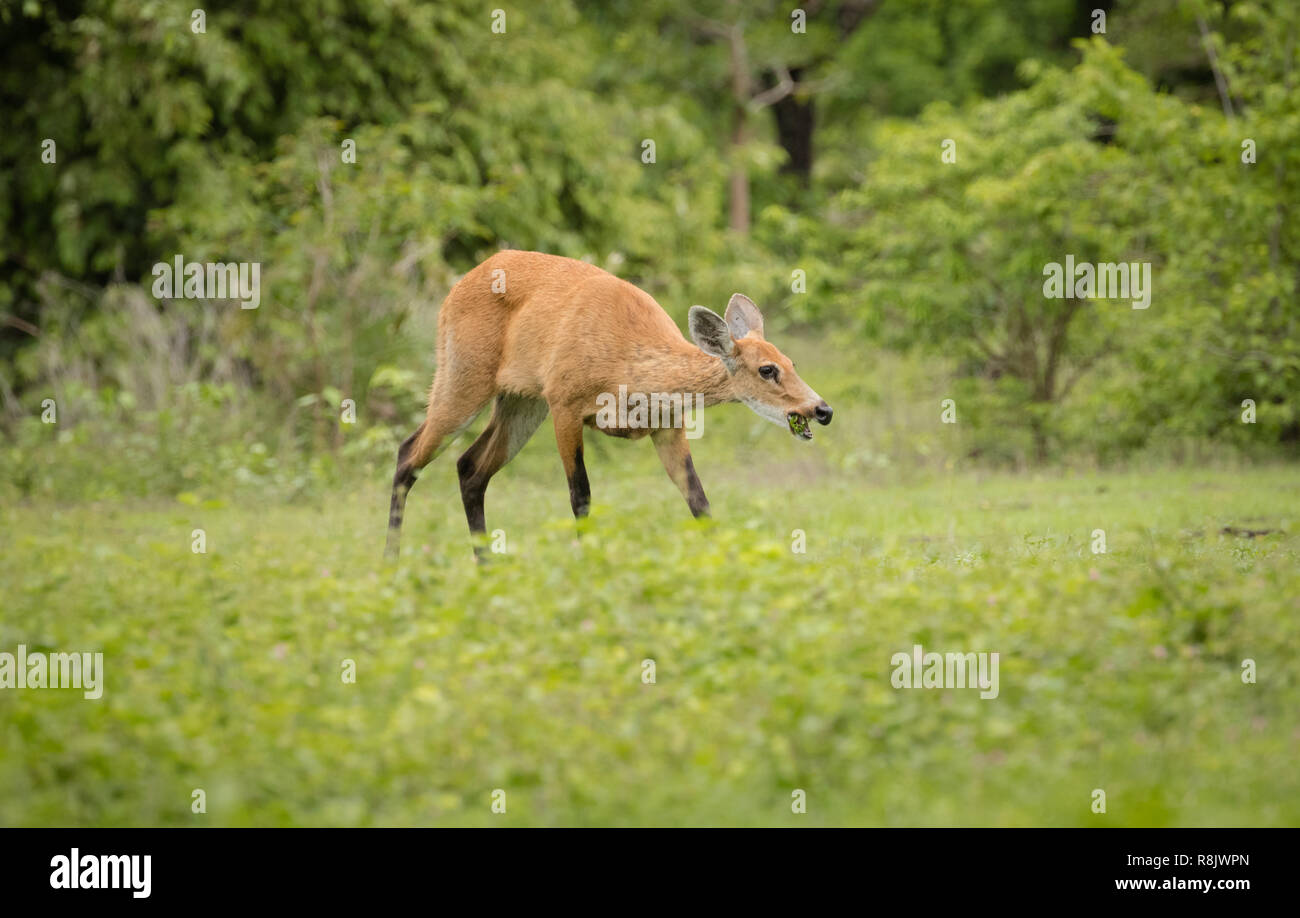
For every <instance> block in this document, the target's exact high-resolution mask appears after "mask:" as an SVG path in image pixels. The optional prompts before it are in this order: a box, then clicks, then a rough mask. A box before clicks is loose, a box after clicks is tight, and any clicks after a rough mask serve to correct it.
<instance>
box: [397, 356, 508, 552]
mask: <svg viewBox="0 0 1300 918" xmlns="http://www.w3.org/2000/svg"><path fill="white" fill-rule="evenodd" d="M451 376H452V374H451V372H450V370H449V369H448V370H442V369H440V370H439V371H438V373H437V375H436V377H435V378H434V381H433V387H432V389H431V391H430V394H429V410H428V413H427V414H426V415H425V418H424V423H423V424H421V425H420V426H419V428H418V429H417V430H416V431H415V433H413V434H411V435H410V436H409V437H407V438H406V439H405V440H404V441H402V445H401V446H400V447H398V449H397V471H396V472H395V473H394V474H393V495H392V500H391V501H390V503H389V507H388V543H387V546H386V547H385V552H384V553H385V554H386V555H387V556H388V557H389V558H395V557H397V552H398V547H399V543H400V540H401V531H402V516H403V514H404V513H405V512H406V495H407V493H408V492H409V491H410V490H411V487H412V486H413V485H414V484H415V479H416V477H417V475H418V474H419V472H420V470H421V469H423V468H424V467H425V466H426V465H428V464H429V463H430V462H432V461H433V460H434V459H435V458H436V457H437V456H438V454H439V453H441V452H442V451H443V450H444V449H446V448H447V446H448V445H449V444H450V443H451V441H452V440H454V439H455V438H456V437H457V436H459V435H460V434H461V433H462V432H463V431H464V430H465V428H466V427H468V426H469V425H470V424H472V423H473V422H474V418H476V417H478V414H479V412H480V411H482V410H483V406H484V405H486V404H487V402H488V400H489V399H490V398H491V397H492V395H493V393H494V392H495V390H496V385H495V383H494V382H493V380H492V378H491V376H490V375H487V376H485V375H484V374H474V375H468V376H463V377H462V378H461V379H460V380H458V381H456V382H454V383H453V382H451V381H450V380H451Z"/></svg>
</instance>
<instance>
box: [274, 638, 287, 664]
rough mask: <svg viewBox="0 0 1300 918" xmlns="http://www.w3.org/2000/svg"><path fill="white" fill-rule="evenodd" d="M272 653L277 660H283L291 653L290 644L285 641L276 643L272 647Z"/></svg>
mask: <svg viewBox="0 0 1300 918" xmlns="http://www.w3.org/2000/svg"><path fill="white" fill-rule="evenodd" d="M271 655H272V656H273V657H275V658H276V659H277V660H283V659H284V658H285V657H287V656H288V655H289V645H288V644H285V643H283V642H281V643H279V644H276V645H275V646H274V647H272V648H271Z"/></svg>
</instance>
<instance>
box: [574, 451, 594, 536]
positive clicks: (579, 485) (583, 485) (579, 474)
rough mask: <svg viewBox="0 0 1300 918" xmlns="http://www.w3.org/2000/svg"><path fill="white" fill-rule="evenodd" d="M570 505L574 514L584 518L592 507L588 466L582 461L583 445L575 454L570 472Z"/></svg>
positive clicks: (578, 517)
mask: <svg viewBox="0 0 1300 918" xmlns="http://www.w3.org/2000/svg"><path fill="white" fill-rule="evenodd" d="M569 505H570V506H571V507H573V515H574V517H576V518H577V519H582V518H583V517H584V516H586V515H587V513H588V511H589V510H590V509H591V484H590V482H588V481H587V467H586V465H584V464H583V462H582V446H581V445H579V446H578V448H577V449H576V450H574V454H573V469H572V471H570V472H569Z"/></svg>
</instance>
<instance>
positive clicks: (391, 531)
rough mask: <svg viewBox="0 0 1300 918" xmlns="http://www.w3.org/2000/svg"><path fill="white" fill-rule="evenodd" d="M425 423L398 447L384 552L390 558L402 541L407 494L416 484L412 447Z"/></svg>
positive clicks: (395, 554) (394, 555)
mask: <svg viewBox="0 0 1300 918" xmlns="http://www.w3.org/2000/svg"><path fill="white" fill-rule="evenodd" d="M421 430H423V425H421V426H420V427H419V428H417V429H416V431H415V433H413V434H411V435H410V436H409V437H407V438H406V439H405V440H403V441H402V445H401V446H399V447H398V448H397V471H396V472H395V473H394V474H393V496H392V499H391V500H390V501H389V504H388V543H387V545H386V546H385V548H384V554H386V555H387V556H388V557H390V558H395V557H397V550H398V544H399V542H400V541H401V533H402V515H403V514H404V513H405V512H406V495H407V492H409V491H410V490H411V487H412V485H414V484H415V468H414V466H413V465H412V464H411V461H410V459H411V447H412V446H413V445H414V443H415V441H416V438H417V437H419V436H420V431H421Z"/></svg>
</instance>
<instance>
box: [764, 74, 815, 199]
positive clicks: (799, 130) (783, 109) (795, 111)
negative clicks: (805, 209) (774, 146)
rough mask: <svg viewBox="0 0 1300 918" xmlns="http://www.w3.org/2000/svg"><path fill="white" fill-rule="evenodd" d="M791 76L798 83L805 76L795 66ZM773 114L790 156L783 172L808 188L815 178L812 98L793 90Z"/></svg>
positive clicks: (780, 138)
mask: <svg viewBox="0 0 1300 918" xmlns="http://www.w3.org/2000/svg"><path fill="white" fill-rule="evenodd" d="M790 76H791V77H793V78H794V80H795V82H798V81H799V80H800V79H801V78H802V76H803V70H802V68H792V69H791V70H790ZM773 85H775V84H773ZM772 116H773V117H774V118H775V119H776V137H777V142H779V143H780V144H781V147H782V148H783V149H784V150H785V152H786V157H787V158H786V161H785V164H784V165H783V166H781V171H782V172H784V173H786V174H787V175H794V176H797V177H798V179H799V181H800V182H802V183H803V186H804V187H805V188H806V187H808V185H809V183H810V182H811V181H812V167H813V100H812V97H811V96H809V97H808V98H806V99H799V98H798V97H796V96H795V95H794V94H793V93H792V94H790V95H788V96H786V97H785V98H783V99H781V100H779V101H778V102H777V103H776V104H774V105H773V106H772Z"/></svg>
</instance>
